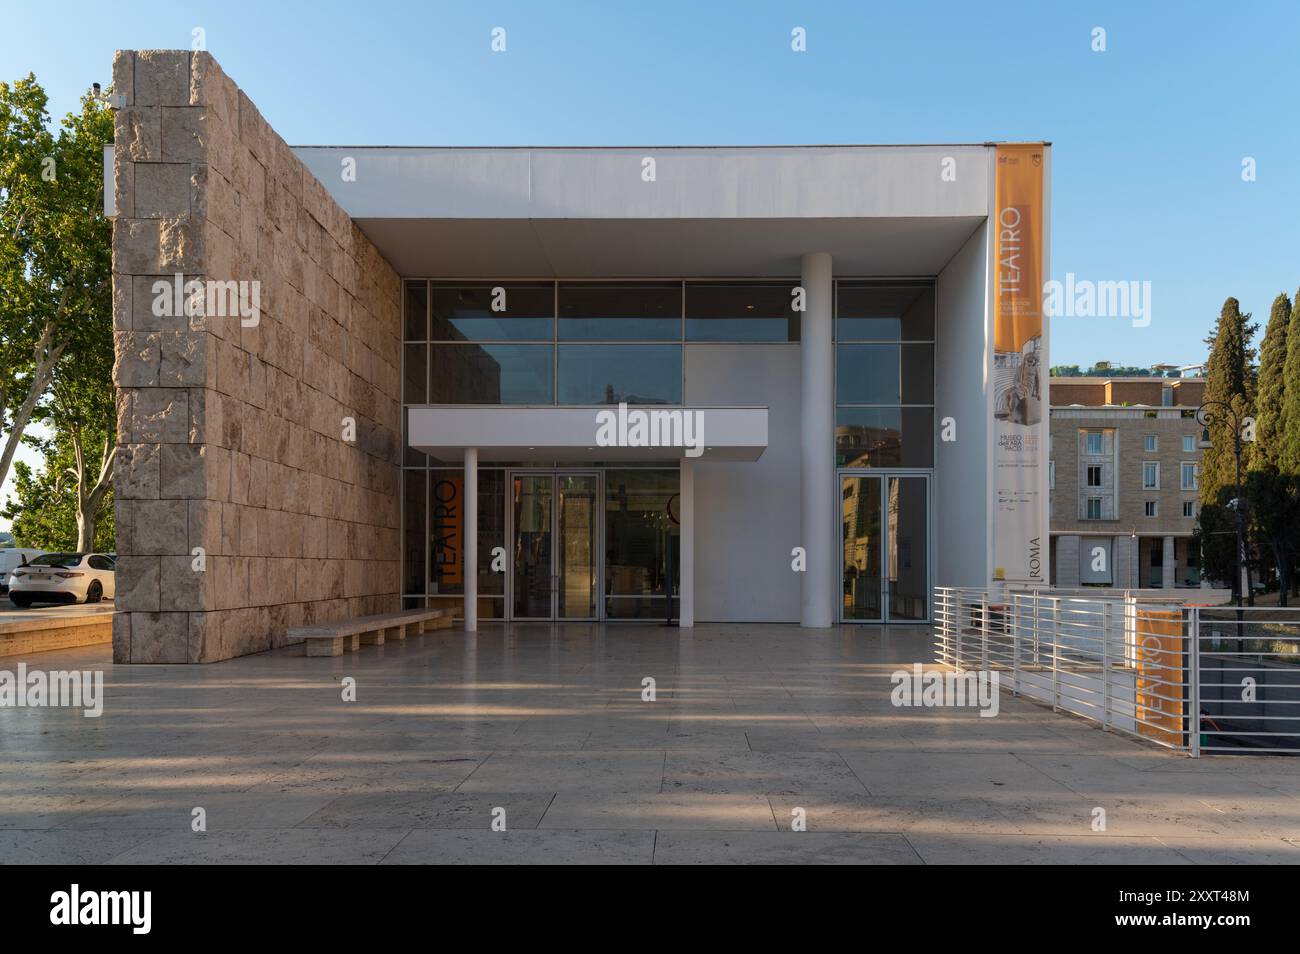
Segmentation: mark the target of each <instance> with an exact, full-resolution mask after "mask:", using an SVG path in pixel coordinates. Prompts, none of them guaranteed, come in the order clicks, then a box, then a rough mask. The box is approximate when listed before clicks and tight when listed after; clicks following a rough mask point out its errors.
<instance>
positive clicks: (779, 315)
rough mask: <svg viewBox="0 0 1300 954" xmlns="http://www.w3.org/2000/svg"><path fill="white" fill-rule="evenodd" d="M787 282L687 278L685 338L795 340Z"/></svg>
mask: <svg viewBox="0 0 1300 954" xmlns="http://www.w3.org/2000/svg"><path fill="white" fill-rule="evenodd" d="M793 289H794V284H793V283H789V282H747V283H746V282H688V283H687V285H686V340H687V341H798V340H799V313H798V312H796V311H795V310H794V308H793V307H792V306H793V304H794V297H793V295H792V294H791V292H792V291H793Z"/></svg>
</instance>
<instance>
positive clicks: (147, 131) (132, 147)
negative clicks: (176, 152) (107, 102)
mask: <svg viewBox="0 0 1300 954" xmlns="http://www.w3.org/2000/svg"><path fill="white" fill-rule="evenodd" d="M113 147H114V148H113V160H114V162H116V161H117V160H118V159H119V158H120V159H123V160H126V161H128V162H161V161H162V114H161V113H160V112H159V111H158V110H157V109H154V108H144V107H139V106H133V107H128V108H126V109H119V110H117V112H115V113H114V114H113Z"/></svg>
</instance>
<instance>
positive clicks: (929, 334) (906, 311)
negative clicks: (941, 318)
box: [835, 282, 934, 341]
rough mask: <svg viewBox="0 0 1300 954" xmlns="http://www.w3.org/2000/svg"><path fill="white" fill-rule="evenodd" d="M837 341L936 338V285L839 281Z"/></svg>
mask: <svg viewBox="0 0 1300 954" xmlns="http://www.w3.org/2000/svg"><path fill="white" fill-rule="evenodd" d="M835 314H836V328H835V338H836V340H837V341H934V286H933V285H931V284H929V283H925V284H921V283H917V284H880V283H876V282H838V283H837V284H836V296H835Z"/></svg>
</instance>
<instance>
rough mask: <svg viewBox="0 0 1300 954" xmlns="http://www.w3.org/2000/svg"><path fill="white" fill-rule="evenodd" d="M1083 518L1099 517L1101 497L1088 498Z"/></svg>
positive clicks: (1094, 518)
mask: <svg viewBox="0 0 1300 954" xmlns="http://www.w3.org/2000/svg"><path fill="white" fill-rule="evenodd" d="M1084 519H1085V520H1100V519H1101V498H1100V497H1089V498H1088V501H1087V509H1086V510H1085V511H1084Z"/></svg>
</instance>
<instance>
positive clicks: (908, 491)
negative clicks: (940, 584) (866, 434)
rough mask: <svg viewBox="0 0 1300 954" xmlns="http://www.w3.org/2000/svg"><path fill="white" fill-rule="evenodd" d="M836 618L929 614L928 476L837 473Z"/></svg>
mask: <svg viewBox="0 0 1300 954" xmlns="http://www.w3.org/2000/svg"><path fill="white" fill-rule="evenodd" d="M840 512H841V520H840V546H841V559H840V571H841V582H842V599H841V602H840V619H841V621H843V622H846V623H884V622H900V621H925V620H928V619H929V618H930V478H929V476H928V475H925V474H884V473H880V474H856V473H855V474H849V473H845V474H841V476H840Z"/></svg>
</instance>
